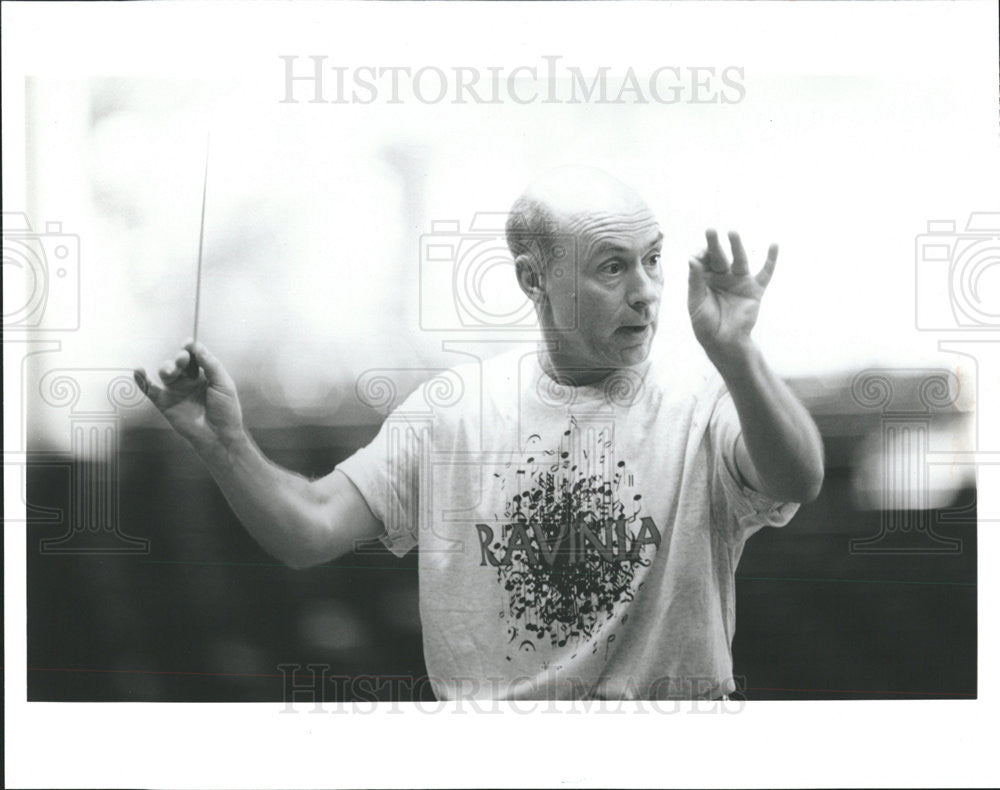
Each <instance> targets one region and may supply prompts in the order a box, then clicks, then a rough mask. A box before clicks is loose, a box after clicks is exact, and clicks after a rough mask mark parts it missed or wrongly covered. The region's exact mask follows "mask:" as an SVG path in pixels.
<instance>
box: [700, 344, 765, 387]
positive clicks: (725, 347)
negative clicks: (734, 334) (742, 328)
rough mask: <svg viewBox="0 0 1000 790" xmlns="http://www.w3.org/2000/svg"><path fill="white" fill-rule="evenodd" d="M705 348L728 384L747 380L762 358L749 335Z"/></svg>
mask: <svg viewBox="0 0 1000 790" xmlns="http://www.w3.org/2000/svg"><path fill="white" fill-rule="evenodd" d="M703 347H704V349H705V353H706V354H707V355H708V358H709V360H710V361H711V363H712V364H713V365H714V366H715V368H716V370H718V371H719V373H720V374H721V375H722V378H723V379H725V380H726V382H727V383H729V382H732V381H733V380H736V379H742V378H745V377H746V376H747V375H748V374H749V373H750V372H751V370H752V369H753V366H754V365H755V364H756V362H757V360H758V359H759V358H760V349H759V348H758V347H757V344H756V343H754V341H753V339H752V338H751V337H750V336H749V335H747V336H746V337H744V338H740V339H739V340H736V341H733V342H729V343H722V344H718V345H714V346H708V345H705V346H703Z"/></svg>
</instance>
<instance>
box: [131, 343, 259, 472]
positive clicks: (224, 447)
mask: <svg viewBox="0 0 1000 790" xmlns="http://www.w3.org/2000/svg"><path fill="white" fill-rule="evenodd" d="M192 357H193V358H194V361H195V362H196V363H197V367H195V366H194V365H191V360H192ZM189 365H190V367H191V370H192V371H193V370H197V371H198V376H197V378H194V377H193V376H192V375H190V373H189V372H188V367H189ZM159 374H160V380H161V381H162V382H163V384H162V386H161V385H159V384H157V383H156V382H154V381H151V380H150V379H149V377H148V376H147V375H146V371H145V369H144V368H141V367H140V368H136V369H135V370H134V371H133V376H134V378H135V382H136V384H138V385H139V388H140V389H141V390H142V391H143V392H144V393H145V394H146V396H147V397H148V398H149V399H150V400H151V401H152V402H153V405H154V406H156V408H157V409H159V410H160V413H161V414H162V415H163V416H164V417H166V419H167V422H168V423H170V426H171V427H172V428H173V429H174V430H175V431H177V433H179V434H180V435H181V436H183V437H184V438H185V439H186V440H187V441H188V442H189V443H190V444H191V446H192V447H194V449H195V450H196V451H197V452H198V454H199V455H201V456H202V457H205V458H206V459H207V457H209V456H214V455H218V454H219V453H220V452H221V453H226V452H228V450H229V449H231V448H232V447H233V446H234V445H235V444H236V443H238V442H240V441H241V440H243V439H245V437H246V432H245V430H244V428H243V410H242V409H241V408H240V401H239V398H238V397H237V395H236V385H235V384H234V383H233V380H232V378H231V377H230V375H229V373H227V372H226V369H225V368H224V367H222V364H221V363H220V362H219V360H217V359H216V358H215V356H214V355H213V354H212V353H211V352H210V351H209V350H208V349H207V348H205V346H204V345H202V344H201V343H196V342H194V341H190V340H189V341H188V342H187V343H185V344H184V347H183V349H182V350H181V351H180V352H178V354H177V356H176V357H175V358H174V359H173V360H168V361H167V362H164V363H163V364H162V365H161V366H160V370H159Z"/></svg>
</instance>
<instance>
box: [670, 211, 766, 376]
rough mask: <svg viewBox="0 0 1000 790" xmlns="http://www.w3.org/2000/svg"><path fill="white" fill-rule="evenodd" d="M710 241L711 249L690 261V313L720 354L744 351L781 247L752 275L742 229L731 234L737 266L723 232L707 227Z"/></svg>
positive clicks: (699, 334)
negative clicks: (722, 240) (722, 239)
mask: <svg viewBox="0 0 1000 790" xmlns="http://www.w3.org/2000/svg"><path fill="white" fill-rule="evenodd" d="M705 239H706V240H707V242H708V248H707V249H705V250H702V251H701V252H700V253H699V254H698V255H696V256H693V257H692V258H690V259H689V260H688V266H689V275H688V313H689V314H690V316H691V326H692V328H693V329H694V335H695V337H696V338H697V339H698V342H699V343H701V345H702V347H703V348H704V349H705V351H706V352H707V353H708V355H709V357H710V358H714V357H715V356H717V355H725V354H727V353H730V352H734V351H736V350H738V349H739V348H740V347H741V346H742V345H743V344H745V343H746V342H747V341H748V340H749V338H750V330H752V329H753V327H754V324H756V323H757V313H758V311H759V310H760V301H761V298H762V297H763V296H764V290H765V289H766V288H767V284H768V283H769V282H770V281H771V275H772V274H774V267H775V264H776V263H777V260H778V245H777V244H772V245H771V246H770V247H769V248H768V250H767V260H766V261H764V266H763V268H761V270H760V271H759V272H758V273H757V274H756V275H751V274H750V267H749V265H748V263H747V255H746V251H745V250H744V249H743V242H742V241H740V236H739V234H738V233H735V232H732V231H731V232H730V233H729V244H730V246H731V247H732V251H733V261H732V264H731V265H730V262H729V258H728V257H727V256H726V253H725V251H724V250H723V249H722V245H721V244H720V243H719V235H718V234H717V233H716V232H715V231H714V230H707V231H705Z"/></svg>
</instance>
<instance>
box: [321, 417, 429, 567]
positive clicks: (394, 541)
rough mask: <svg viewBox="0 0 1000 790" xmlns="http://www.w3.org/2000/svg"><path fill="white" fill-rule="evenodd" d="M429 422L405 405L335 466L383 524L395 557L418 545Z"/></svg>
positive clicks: (386, 545) (383, 534)
mask: <svg viewBox="0 0 1000 790" xmlns="http://www.w3.org/2000/svg"><path fill="white" fill-rule="evenodd" d="M429 437H430V431H429V427H428V425H427V424H426V423H425V422H424V421H422V420H421V419H419V418H413V417H411V416H408V415H407V414H406V404H405V403H404V404H403V406H402V407H400V409H397V410H396V411H394V412H392V413H391V414H390V415H389V416H388V417H387V418H386V420H385V422H384V423H382V427H381V428H380V429H379V432H378V434H377V435H376V436H375V438H374V439H372V441H371V442H370V443H369V444H368V445H367V446H365V447H362V448H361V449H360V450H358V451H357V452H355V453H354V454H353V455H352V456H350V457H349V458H347V459H346V460H344V461H342V462H341V463H339V464H338V465H337V467H336V468H337V469H339V470H340V471H341V472H343V473H344V474H345V475H347V477H348V478H349V479H350V481H351V482H352V483H354V485H355V486H357V488H358V490H359V491H360V492H361V495H362V496H363V497H364V498H365V501H366V502H367V503H368V507H369V508H370V509H371V511H372V513H373V514H374V515H375V517H376V518H377V519H378V520H379V521H381V522H382V524H383V526H384V528H385V529H384V532H383V533H382V535H380V536H379V537H380V540H381V541H382V543H383V544H385V547H386V548H387V549H389V551H391V552H392V553H393V554H395V555H396V556H397V557H402V556H403V555H404V554H406V553H407V552H408V551H409V550H410V549H412V548H413V547H414V546H416V545H417V535H418V532H419V512H420V511H419V506H420V496H419V492H420V485H421V479H422V478H421V471H422V470H421V467H422V463H423V461H422V459H423V458H424V453H425V447H426V446H427V445H429V443H430V438H429Z"/></svg>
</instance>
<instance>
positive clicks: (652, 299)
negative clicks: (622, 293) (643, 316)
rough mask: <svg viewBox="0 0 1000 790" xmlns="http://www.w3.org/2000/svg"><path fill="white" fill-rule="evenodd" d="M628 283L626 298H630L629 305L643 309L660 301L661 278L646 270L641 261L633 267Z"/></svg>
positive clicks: (636, 308)
mask: <svg viewBox="0 0 1000 790" xmlns="http://www.w3.org/2000/svg"><path fill="white" fill-rule="evenodd" d="M628 285H629V287H628V293H627V296H626V298H627V299H628V303H629V306H630V307H632V308H633V309H635V310H641V309H643V308H646V307H651V306H652V305H654V304H656V302H657V301H659V298H660V283H659V280H657V279H656V278H655V276H654V275H652V274H650V272H648V271H646V267H645V266H643V265H642V263H641V262H640V263H639V265H638V266H636V267H635V268H634V269H633V271H632V276H631V277H630V278H629V284H628Z"/></svg>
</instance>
